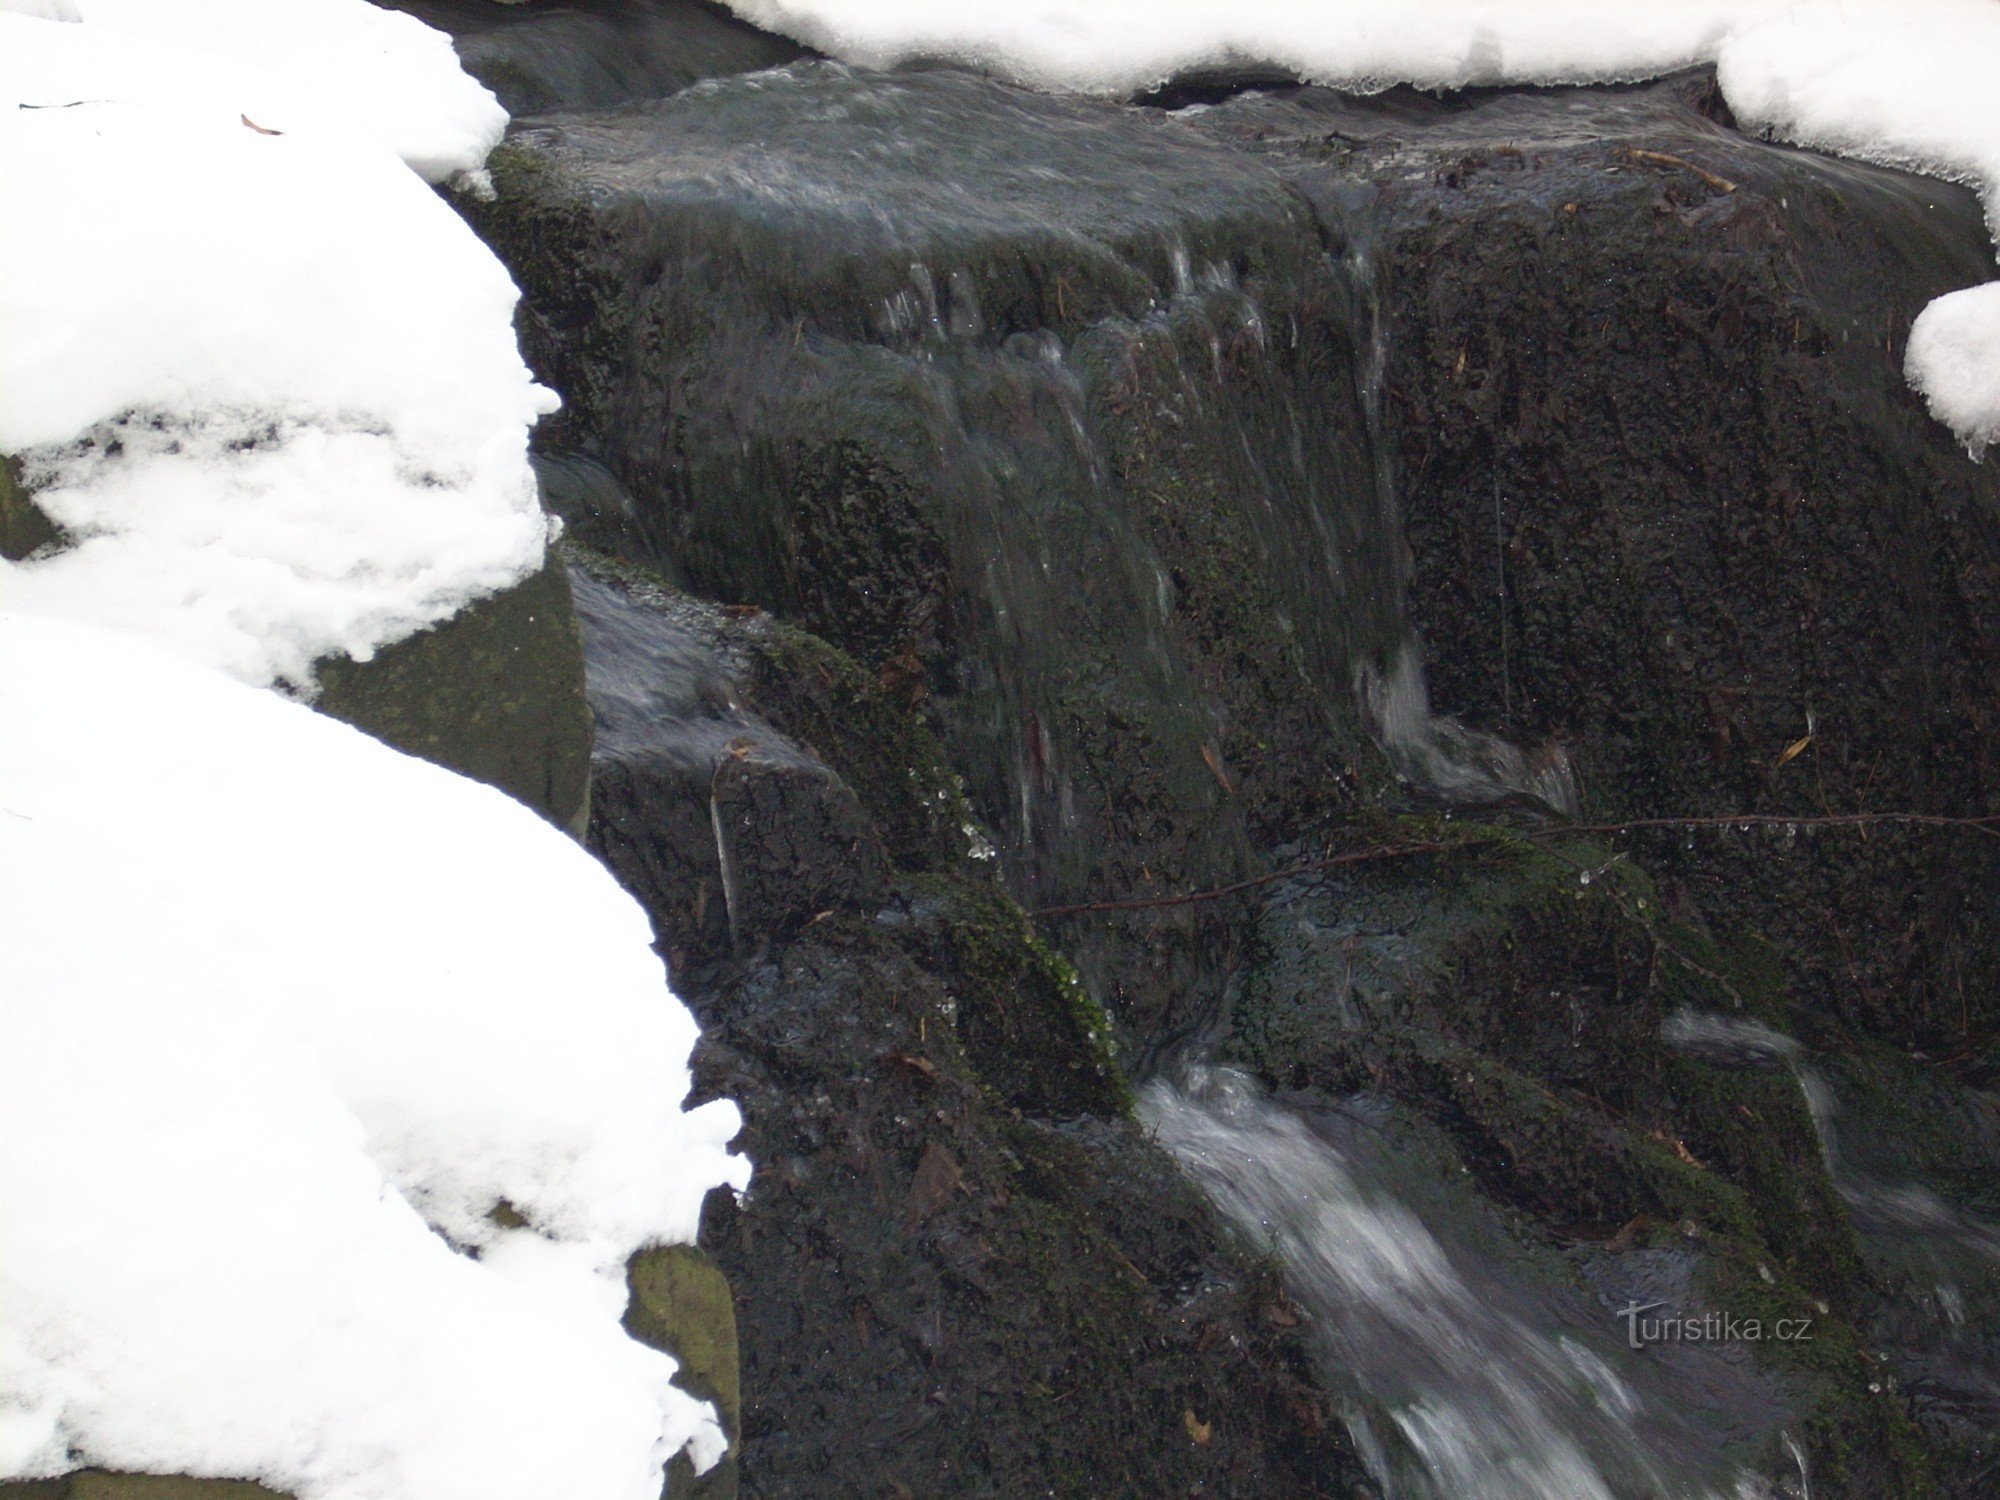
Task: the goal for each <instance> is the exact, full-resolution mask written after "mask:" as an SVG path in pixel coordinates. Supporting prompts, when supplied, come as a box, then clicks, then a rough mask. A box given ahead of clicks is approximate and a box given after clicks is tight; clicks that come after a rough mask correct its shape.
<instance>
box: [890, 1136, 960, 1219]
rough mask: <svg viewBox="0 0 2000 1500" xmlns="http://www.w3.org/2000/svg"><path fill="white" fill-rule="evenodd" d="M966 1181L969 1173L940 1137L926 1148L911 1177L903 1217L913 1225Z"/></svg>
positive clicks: (928, 1215)
mask: <svg viewBox="0 0 2000 1500" xmlns="http://www.w3.org/2000/svg"><path fill="white" fill-rule="evenodd" d="M964 1183H965V1173H964V1171H963V1170H962V1169H961V1168H960V1167H959V1165H958V1163H957V1162H956V1161H955V1160H953V1159H952V1154H951V1153H950V1152H949V1151H947V1150H945V1148H944V1147H943V1146H941V1145H939V1144H938V1143H937V1142H936V1141H932V1142H931V1143H930V1145H929V1146H927V1147H925V1148H924V1155H923V1159H922V1160H921V1161H919V1162H918V1163H917V1172H916V1175H915V1176H914V1177H912V1178H911V1179H910V1196H909V1199H908V1200H907V1201H906V1202H905V1203H904V1205H903V1221H904V1223H906V1224H908V1225H909V1226H910V1227H911V1228H913V1229H914V1228H915V1227H916V1226H917V1225H919V1224H921V1223H923V1222H924V1220H926V1219H928V1218H929V1217H930V1216H931V1215H932V1214H934V1213H936V1212H937V1211H938V1210H939V1209H941V1208H943V1207H944V1205H945V1201H946V1200H947V1199H949V1198H950V1197H951V1195H952V1194H953V1193H954V1192H956V1191H957V1190H958V1189H959V1188H960V1187H962V1186H963V1185H964Z"/></svg>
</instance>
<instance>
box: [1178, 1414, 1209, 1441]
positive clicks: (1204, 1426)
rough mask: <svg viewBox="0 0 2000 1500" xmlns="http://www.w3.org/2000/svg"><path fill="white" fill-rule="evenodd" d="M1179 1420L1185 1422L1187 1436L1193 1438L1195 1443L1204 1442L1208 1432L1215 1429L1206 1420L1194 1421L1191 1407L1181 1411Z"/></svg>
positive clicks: (1206, 1439) (1207, 1437)
mask: <svg viewBox="0 0 2000 1500" xmlns="http://www.w3.org/2000/svg"><path fill="white" fill-rule="evenodd" d="M1181 1420H1182V1421H1184V1422H1186V1423H1187V1430H1188V1436H1189V1437H1191V1438H1193V1439H1194V1440H1195V1442H1196V1443H1206V1442H1207V1441H1208V1439H1209V1436H1210V1434H1211V1433H1213V1432H1214V1430H1215V1429H1214V1428H1213V1427H1212V1426H1211V1425H1210V1424H1209V1423H1207V1422H1198V1421H1196V1420H1195V1415H1194V1408H1192V1407H1189V1408H1188V1409H1187V1410H1186V1411H1184V1412H1182V1413H1181Z"/></svg>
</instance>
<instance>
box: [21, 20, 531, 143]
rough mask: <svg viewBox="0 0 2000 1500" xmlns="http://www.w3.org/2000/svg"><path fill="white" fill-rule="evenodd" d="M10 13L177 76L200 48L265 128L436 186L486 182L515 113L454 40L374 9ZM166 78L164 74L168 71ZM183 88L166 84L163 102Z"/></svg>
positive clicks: (207, 65) (208, 69)
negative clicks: (345, 145)
mask: <svg viewBox="0 0 2000 1500" xmlns="http://www.w3.org/2000/svg"><path fill="white" fill-rule="evenodd" d="M0 10H12V11H17V12H20V13H22V14H25V15H31V16H40V17H43V18H45V19H48V20H71V21H77V20H80V21H83V22H86V23H88V25H89V27H90V29H91V30H92V31H93V32H109V33H115V34H118V35H121V36H124V37H128V38H130V39H131V40H132V41H133V42H134V43H135V44H136V45H137V46H138V47H141V48H144V49H146V50H147V51H151V52H154V53H155V54H156V55H157V53H158V50H159V49H161V48H165V49H166V53H167V56H166V59H163V61H164V60H169V59H170V60H171V61H172V63H173V64H174V69H173V71H174V72H175V73H178V72H179V71H180V68H181V67H183V66H185V65H186V63H187V61H188V59H187V58H186V57H185V56H184V55H182V54H185V53H187V52H189V51H190V50H196V49H198V55H200V56H201V57H202V58H203V59H204V63H203V65H201V71H202V73H203V74H205V75H208V76H218V75H222V76H230V77H232V78H233V90H232V91H233V92H234V93H235V94H236V96H237V102H238V104H239V107H240V108H241V109H242V110H243V111H244V112H245V113H247V114H249V115H250V117H251V118H252V119H254V120H256V121H257V122H258V123H259V124H261V125H267V126H271V127H273V128H278V129H284V130H302V129H307V128H314V129H316V130H318V131H319V132H320V133H323V134H330V135H343V136H349V137H355V136H360V137H365V138H367V139H369V140H372V141H375V142H377V143H378V144H380V145H383V146H386V147H387V148H388V149H389V150H391V151H394V152H395V153H396V154H397V155H399V156H401V157H402V158H403V160H404V161H406V162H408V163H409V164H410V165H411V166H412V167H413V168H415V169H416V170H417V171H418V172H420V173H421V174H423V176H424V177H425V178H426V179H428V180H429V181H431V182H442V181H444V180H445V179H446V178H448V177H450V176H452V175H453V174H454V173H457V172H469V171H476V170H478V168H479V165H480V163H482V162H483V161H485V160H486V153H487V152H489V151H491V150H492V149H493V148H494V147H495V146H497V145H498V144H499V143H500V136H501V134H502V132H504V131H505V130H506V128H507V112H506V110H504V109H502V108H501V107H500V102H499V100H497V99H495V98H494V97H493V95H492V93H491V92H489V91H488V90H487V89H486V88H485V87H484V86H483V85H482V84H480V83H479V82H478V81H477V80H475V79H473V78H472V77H470V76H469V75H468V74H467V73H466V72H465V71H464V70H463V69H462V68H461V67H459V64H458V54H457V53H456V52H455V51H453V50H452V45H451V39H450V38H449V37H447V36H446V35H445V34H444V33H443V32H441V31H436V30H434V29H432V28H431V27H429V26H426V25H424V24H423V23H422V22H421V21H419V20H417V19H416V17H414V16H409V15H405V14H403V13H402V12H400V11H390V10H383V9H381V8H380V7H378V6H374V5H369V4H365V3H363V0H281V3H276V4H274V3H272V0H0ZM162 71H164V70H162ZM180 83H181V80H180V79H178V78H175V77H163V78H162V79H161V80H160V87H161V89H162V91H168V92H170V91H172V90H174V89H175V88H176V87H178V86H179V85H180Z"/></svg>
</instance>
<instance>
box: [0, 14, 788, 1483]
mask: <svg viewBox="0 0 2000 1500" xmlns="http://www.w3.org/2000/svg"><path fill="white" fill-rule="evenodd" d="M505 118H506V117H505V115H504V113H502V112H501V111H500V109H499V106H498V105H497V104H496V103H495V102H494V101H493V99H492V97H491V96H490V95H489V94H487V93H486V91H485V90H484V89H482V88H480V87H479V86H478V85H477V84H475V83H474V82H473V81H472V80H470V79H469V78H467V77H466V76H465V75H464V73H463V72H462V71H461V70H460V68H459V67H458V63H457V60H456V57H455V55H454V54H453V52H452V50H451V47H450V44H449V42H448V41H447V40H446V39H445V38H443V37H442V36H441V35H439V34H438V33H435V32H433V31H430V30H429V29H428V28H426V27H423V26H421V25H419V24H418V23H416V22H415V21H413V20H411V19H410V18H409V17H406V16H402V15H397V14H390V13H386V12H382V11H378V10H376V9H375V8H374V7H371V6H369V5H366V4H363V3H361V0H285V3H283V4H269V3H259V0H0V174H4V180H5V181H6V184H7V188H8V192H9V202H10V204H11V205H12V212H11V214H10V216H9V225H8V233H7V235H6V236H5V237H4V238H0V451H5V452H6V453H8V454H10V455H12V456H14V457H16V458H18V459H19V460H20V463H21V469H22V474H23V477H24V479H25V481H26V483H27V484H28V486H29V488H30V489H31V491H32V492H33V494H34V499H35V501H36V503H37V504H38V505H39V506H41V508H42V509H43V510H44V511H46V512H47V513H48V514H49V515H50V516H51V517H52V518H53V519H54V520H55V522H56V523H57V524H58V526H59V527H60V528H61V529H62V531H63V532H64V538H63V541H62V543H61V544H59V545H57V546H55V547H53V548H45V549H43V551H42V552H41V553H39V554H37V555H36V556H34V557H31V558H29V559H28V560H26V561H25V562H22V563H19V564H13V563H9V564H5V565H4V571H0V589H4V594H5V600H6V604H7V606H8V608H9V610H10V611H12V613H10V614H9V615H7V616H6V617H5V618H4V619H0V728H4V734H0V1026H4V1045H0V1202H3V1203H4V1209H5V1211H4V1213H0V1305H4V1307H5V1310H6V1316H5V1318H4V1319H0V1477H36V1476H44V1475H53V1474H59V1473H62V1472H65V1471H67V1470H68V1469H71V1468H74V1467H77V1466H80V1465H101V1466H104V1467H108V1468H114V1469H126V1470H135V1471H144V1472H160V1473H190V1474H210V1475H222V1476H240V1477H245V1478H255V1479H260V1480H262V1481H264V1482H265V1483H267V1484H269V1485H271V1486H273V1487H275V1488H277V1489H280V1490H283V1491H286V1492H288V1493H290V1494H293V1495H296V1496H298V1497H300V1500H461V1497H462V1500H475V1497H477V1500H509V1497H519V1500H529V1497H535V1500H541V1497H545V1496H548V1495H552V1494H559V1495H563V1496H573V1497H577V1500H656V1497H657V1496H658V1494H659V1492H660V1486H661V1478H662V1472H663V1467H664V1464H665V1462H666V1460H667V1459H668V1458H669V1457H670V1456H671V1455H672V1454H674V1453H676V1452H678V1451H681V1450H683V1449H685V1450H686V1451H687V1452H688V1453H689V1455H690V1457H691V1458H692V1459H693V1460H694V1461H695V1463H696V1465H697V1467H698V1468H705V1467H707V1466H709V1465H710V1464H712V1463H713V1462H714V1460H715V1459H716V1458H717V1457H718V1456H719V1455H720V1453H721V1451H722V1448H723V1442H724V1439H723V1435H722V1432H721V1430H720V1427H719V1425H718V1423H717V1419H716V1416H715V1413H714V1411H713V1409H712V1408H711V1407H710V1406H708V1405H707V1404H706V1403H704V1402H701V1401H698V1400H696V1399H695V1398H694V1397H692V1396H691V1395H689V1394H688V1393H687V1392H685V1391H684V1390H681V1389H679V1388H677V1387H676V1386H674V1385H673V1384H672V1376H673V1373H674V1370H675V1365H674V1362H673V1361H672V1360H671V1359H670V1358H668V1357H667V1356H666V1355H664V1354H661V1353H659V1352H657V1351H653V1350H649V1349H647V1348H644V1347H643V1346H641V1345H639V1344H637V1343H635V1342H634V1341H633V1340H632V1339H631V1338H630V1337H628V1336H627V1335H626V1333H625V1332H624V1329H623V1327H622V1325H621V1318H622V1314H623V1311H624V1304H625V1287H624V1281H623V1268H624V1265H625V1262H626V1261H627V1259H628V1258H629V1257H630V1255H631V1254H632V1253H633V1252H634V1251H635V1250H637V1249H638V1248H640V1247H642V1246H644V1245H648V1244H653V1243H663V1242H680V1241H688V1240H691V1239H692V1238H693V1237H694V1233H695V1228H696V1223H697V1218H698V1215H699V1212H700V1205H701V1201H702V1199H703V1197H704V1196H705V1194H706V1193H707V1192H708V1190H709V1189H710V1188H711V1187H713V1186H716V1185H718V1184H724V1183H726V1184H730V1185H733V1186H737V1187H741V1186H742V1185H743V1184H744V1182H745V1181H746V1179H747V1174H748V1170H749V1169H748V1164H747V1162H745V1161H743V1160H742V1159H741V1158H739V1157H735V1156H732V1155H730V1153H729V1152H728V1149H727V1144H728V1142H729V1140H730V1139H731V1138H732V1137H733V1136H734V1135H735V1134H736V1132H737V1130H738V1127H739V1125H740V1119H739V1117H738V1114H737V1111H736V1109H735V1107H734V1106H733V1105H730V1104H728V1103H726V1102H718V1103H712V1104H708V1105H704V1106H702V1107H700V1108H698V1109H694V1110H689V1111H683V1109H682V1107H681V1106H682V1103H683V1101H684V1100H685V1099H686V1096H687V1093H688V1088H689V1074H688V1066H687V1060H688V1054H689V1050H690V1048H691V1046H692V1044H693V1041H694V1038H695V1025H694V1022H693V1020H692V1018H691V1017H690V1016H689V1015H688V1013H687V1011H686V1010H685V1009H684V1008H683V1007H682V1006H681V1005H680V1003H679V1002H678V1001H677V1000H676V999H675V998H674V997H673V995H672V994H671V993H670V992H669V991H668V990H667V988H666V986H665V982H664V976H663V974H662V972H661V967H660V963H659V960H658V958H657V957H656V956H655V955H654V954H653V952H652V951H651V936H652V935H651V932H650V929H649V925H648V923H647V921H646V919H645V916H644V914H643V913H642V912H640V911H639V909H638V908H637V907H636V906H635V905H634V904H633V903H632V901H631V900H630V899H629V898H628V897H626V896H625V895H623V894H622V893H621V892H620V891H619V890H618V888H617V886H616V885H615V883H614V882H613V881H612V879H611V877H610V876H609V875H608V874H607V873H606V872H605V871H604V870H603V869H602V867H600V866H599V865H598V864H597V863H596V862H595V861H594V860H593V859H591V857H590V856H589V855H588V854H587V853H585V852H584V851H583V850H582V849H581V848H580V847H579V846H577V845H576V844H574V843H573V842H571V841H570V840H568V839H567V838H565V837H564V836H563V835H562V834H560V833H558V832H557V831H555V830H554V829H552V828H551V827H549V826H548V825H546V824H545V823H544V822H543V821H542V820H541V819H540V818H539V817H537V816H536V815H535V814H534V813H532V812H530V811H528V810H527V809H525V808H523V807H521V806H520V805H518V804H516V803H514V802H512V801H511V800H509V799H508V798H507V797H505V796H504V795H503V794H501V793H499V792H497V791H493V790H491V789H489V788H485V787H482V786H479V785H476V784H474V783H472V782H470V781H467V780H464V779H462V778H460V777H457V776H454V775H452V774H451V773H449V772H447V771H444V770H441V769H439V768H437V767H435V766H431V765H428V764H426V763H423V762H420V761H416V760H412V759H409V758H407V757H404V756H402V755H399V754H397V753H396V752H395V751H392V750H390V749H388V748H386V747H385V746H383V745H381V744H379V743H377V742H376V741H374V740H371V739H369V738H368V737H366V736H365V735H362V734H361V733H359V732H358V731H355V730H352V729H349V728H347V727H345V726H343V725H340V724H337V723H335V722H333V721H332V720H329V719H326V718H323V717H321V716H319V715H316V714H314V713H312V712H311V711H310V710H309V709H307V708H305V707H302V706H301V705H299V704H297V703H293V702H288V701H286V700H285V699H284V698H282V697H280V696H277V695H275V694H272V693H266V692H260V691H256V690H255V688H257V687H260V686H264V685H270V684H278V685H281V686H286V687H289V688H292V689H294V690H297V691H299V692H300V693H302V694H309V693H310V691H311V689H312V673H313V667H314V663H315V662H316V661H317V660H318V659H320V658H321V657H323V656H325V655H327V654H328V653H330V652H335V651H341V652H346V653H347V654H349V655H352V656H354V657H356V658H360V659H365V658H366V657H368V656H369V655H371V654H372V653H373V652H374V651H375V650H376V649H378V648H379V647H381V646H382V645H385V644H387V643H388V642H390V641H393V640H396V639H398V638H400V637H402V636H405V635H408V634H410V633H411V632H413V631H415V630H418V629H421V628H422V627H424V626H425V625H428V624H431V623H434V622H436V621H438V620H442V619H444V618H446V617H448V616H450V615H452V614H454V613H456V612H457V611H458V610H459V609H461V608H462V607H463V606H464V605H465V604H467V603H468V602H470V601H471V600H472V599H474V598H477V597H479V596H480V595H482V594H486V593H490V592H492V591H495V590H497V589H501V588H505V587H507V586H509V585H510V584H512V583H515V582H517V581H519V580H520V579H522V578H524V577H526V576H527V575H528V574H530V573H531V572H533V571H534V570H535V569H537V568H539V567H541V566H542V565H543V561H544V556H545V549H546V543H547V540H548V535H549V523H548V522H547V521H546V519H545V518H544V516H543V513H542V510H541V507H540V504H539V502H538V499H537V495H536V490H535V484H534V479H533V475H532V472H531V470H530V469H529V467H528V463H527V434H528V429H529V427H530V426H531V425H532V423H533V422H534V421H535V420H536V418H537V417H538V416H540V415H541V414H543V413H546V412H548V411H550V410H552V409H553V407H554V404H555V402H554V398H553V397H552V396H551V395H550V394H549V393H548V392H546V391H544V390H542V389H540V388H539V387H537V386H536V385H535V384H534V382H533V380H532V378H531V377H530V375H529V372H528V370H527V368H526V366H525V365H524V364H523V363H522V361H521V357H520V354H519V351H518V349H517V347H516V344H515V339H514V332H513V325H512V314H513V308H514V304H515V301H516V299H517V293H516V291H515V288H514V286H513V284H512V282H511V280H510V279H509V278H508V276H507V273H506V271H505V270H504V269H503V268H502V267H501V265H500V264H499V262H498V261H497V260H496V259H495V258H494V257H493V256H492V254H491V253H490V252H489V251H487V250H486V248H485V247H484V246H483V245H482V244H480V242H479V241H478V239H477V238H476V237H475V236H474V235H473V234H472V232H471V231H470V230H469V229H468V228H467V227H466V226H465V225H464V223H463V222H462V221H461V220H460V219H459V217H458V216H457V214H455V213H454V212H453V211H452V209H451V208H450V207H449V205H448V204H446V203H445V202H444V201H443V200H442V199H441V198H439V197H438V196H437V194H436V193H435V192H434V191H433V190H432V188H431V187H430V186H429V185H428V183H429V182H431V181H437V180H442V179H446V178H449V177H451V176H453V175H454V174H458V173H476V171H477V170H478V168H479V166H480V164H481V162H482V161H483V160H484V157H485V154H486V152H487V150H488V149H489V148H490V147H491V145H492V144H493V143H494V142H495V141H496V140H497V139H498V137H499V134H500V131H501V130H502V128H503V127H504V124H505ZM107 627H108V628H107ZM502 1204H505V1205H506V1206H507V1207H508V1209H510V1210H511V1213H510V1214H508V1215H504V1216H501V1217H506V1218H507V1219H508V1222H509V1223H515V1222H516V1217H515V1216H518V1218H519V1219H520V1220H523V1221H525V1223H524V1224H517V1227H514V1228H504V1227H502V1226H501V1225H500V1224H499V1223H497V1222H496V1212H495V1211H496V1210H497V1209H498V1207H499V1206H500V1205H502Z"/></svg>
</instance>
